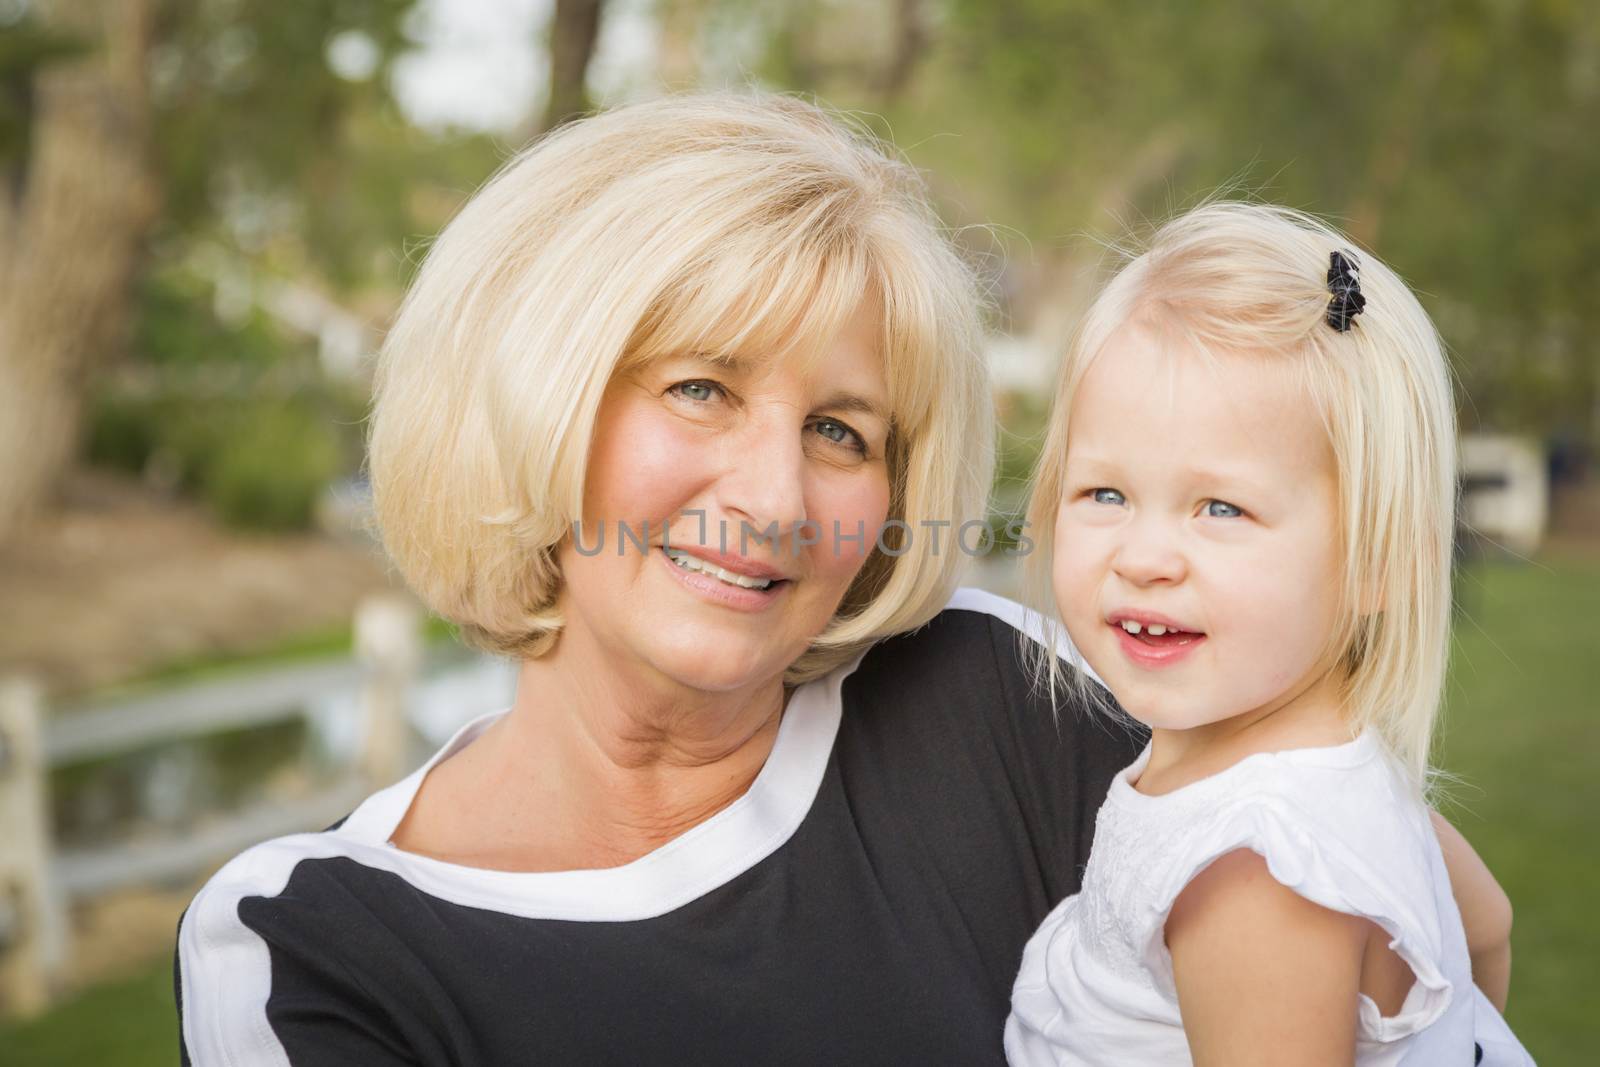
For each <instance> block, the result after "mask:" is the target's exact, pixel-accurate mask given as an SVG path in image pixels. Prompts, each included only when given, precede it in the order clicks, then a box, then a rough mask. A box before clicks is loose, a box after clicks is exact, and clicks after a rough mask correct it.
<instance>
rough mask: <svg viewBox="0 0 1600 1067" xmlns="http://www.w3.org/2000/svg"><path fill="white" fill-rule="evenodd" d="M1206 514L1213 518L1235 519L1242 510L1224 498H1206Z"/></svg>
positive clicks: (1241, 513)
mask: <svg viewBox="0 0 1600 1067" xmlns="http://www.w3.org/2000/svg"><path fill="white" fill-rule="evenodd" d="M1206 514H1207V515H1209V516H1211V517H1212V518H1213V519H1237V518H1238V517H1239V516H1240V515H1243V514H1244V512H1243V511H1241V510H1239V509H1238V508H1236V507H1234V506H1233V505H1232V504H1230V503H1228V502H1227V501H1226V500H1208V501H1206Z"/></svg>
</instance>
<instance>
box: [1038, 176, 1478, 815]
mask: <svg viewBox="0 0 1600 1067" xmlns="http://www.w3.org/2000/svg"><path fill="white" fill-rule="evenodd" d="M1353 247H1354V246H1353V245H1352V243H1351V242H1350V240H1349V239H1348V238H1346V237H1344V236H1343V235H1341V234H1339V233H1338V232H1336V231H1335V230H1333V229H1332V228H1330V227H1329V226H1327V225H1326V224H1325V223H1323V222H1321V221H1319V220H1317V219H1315V218H1313V217H1311V216H1309V215H1305V214H1303V213H1301V212H1297V211H1292V210H1290V209H1287V208H1281V207H1271V206H1266V205H1261V204H1251V203H1237V202H1228V201H1216V202H1211V203H1208V204H1205V205H1203V206H1202V207H1199V208H1197V209H1195V210H1193V211H1191V212H1189V213H1187V214H1185V215H1182V216H1180V217H1178V218H1176V219H1174V220H1172V221H1170V222H1168V223H1166V224H1165V225H1163V226H1162V227H1160V228H1159V229H1158V230H1157V231H1156V233H1155V235H1154V237H1153V238H1152V239H1151V241H1150V243H1149V246H1148V248H1147V249H1146V250H1145V251H1144V252H1143V253H1142V254H1140V255H1137V256H1135V257H1134V258H1133V259H1132V260H1131V261H1130V262H1128V263H1127V264H1126V265H1125V266H1124V267H1123V268H1122V269H1121V270H1120V271H1119V272H1118V273H1117V274H1116V275H1115V276H1114V277H1113V278H1112V280H1111V281H1110V282H1109V283H1108V284H1107V285H1106V286H1105V288H1104V289H1103V290H1102V291H1101V293H1100V294H1099V296H1098V297H1097V298H1096V299H1095V300H1094V302H1093V304H1092V305H1091V306H1090V308H1089V310H1088V312H1087V313H1086V314H1085V316H1084V318H1083V320H1082V322H1081V323H1080V324H1079V327H1078V330H1077V333H1076V336H1075V337H1074V338H1073V340H1072V342H1071V344H1070V346H1069V348H1068V351H1067V355H1066V358H1065V360H1064V361H1063V364H1062V367H1061V373H1060V379H1059V384H1058V388H1057V391H1056V397H1055V408H1054V413H1053V415H1052V418H1051V423H1050V428H1049V430H1048V431H1047V436H1046V439H1045V445H1044V452H1043V457H1042V459H1041V461H1040V465H1039V468H1038V470H1037V472H1036V473H1035V484H1034V489H1033V494H1032V498H1031V501H1030V503H1029V508H1028V520H1029V523H1030V528H1031V530H1032V531H1034V533H1035V536H1036V538H1037V540H1038V543H1039V544H1040V545H1041V547H1042V549H1043V550H1042V551H1039V552H1036V553H1034V554H1033V556H1032V558H1030V559H1029V561H1028V568H1029V575H1028V579H1029V585H1030V587H1031V588H1032V589H1033V590H1034V593H1035V601H1036V603H1039V604H1044V603H1048V602H1049V596H1050V592H1049V591H1050V587H1051V585H1050V574H1051V568H1052V560H1051V554H1052V553H1051V547H1052V545H1053V543H1054V540H1055V524H1056V514H1057V510H1058V508H1059V507H1060V504H1061V495H1062V492H1063V488H1062V480H1063V477H1064V472H1065V467H1066V458H1067V443H1068V438H1069V434H1070V431H1071V427H1070V425H1069V422H1070V413H1071V409H1072V401H1073V397H1074V395H1075V394H1076V392H1077V389H1078V387H1079V385H1080V384H1081V383H1082V381H1083V377H1084V374H1085V372H1086V371H1087V370H1088V368H1089V366H1090V365H1091V364H1092V363H1093V361H1094V359H1095V357H1096V356H1097V355H1098V354H1099V352H1100V351H1101V349H1102V348H1103V346H1104V345H1105V344H1106V342H1107V341H1108V340H1109V339H1110V338H1111V336H1112V335H1113V334H1114V333H1116V332H1117V331H1118V330H1119V329H1120V328H1121V327H1122V326H1124V325H1125V324H1128V323H1130V322H1135V321H1143V322H1151V323H1159V324H1160V325H1161V326H1163V327H1166V328H1170V329H1172V330H1174V331H1175V334H1176V336H1178V337H1180V338H1182V339H1183V340H1184V341H1186V342H1187V343H1188V344H1189V345H1191V346H1192V347H1193V348H1194V349H1196V350H1197V351H1200V352H1202V353H1204V352H1208V351H1210V352H1218V351H1231V352H1250V353H1266V354H1267V358H1279V359H1284V360H1288V361H1292V363H1293V365H1294V367H1295V368H1296V369H1297V371H1298V374H1299V377H1300V379H1301V381H1302V382H1303V384H1304V386H1305V388H1306V390H1307V393H1308V394H1309V395H1310V397H1311V398H1312V400H1313V402H1314V403H1315V404H1316V406H1317V408H1318V410H1319V411H1320V413H1321V417H1322V420H1323V423H1324V425H1325V426H1326V428H1327V431H1328V438H1329V441H1330V442H1331V444H1332V447H1333V455H1334V458H1335V463H1336V466H1337V475H1338V497H1339V516H1340V527H1339V529H1338V530H1335V531H1330V535H1332V536H1336V537H1338V538H1339V543H1340V545H1341V546H1342V548H1343V555H1344V564H1343V572H1342V581H1341V590H1340V596H1341V599H1340V607H1339V611H1338V616H1337V617H1338V618H1339V620H1340V622H1339V624H1338V626H1337V627H1336V629H1335V632H1334V633H1333V634H1332V636H1331V638H1330V647H1329V649H1328V653H1329V661H1330V662H1335V663H1338V664H1340V665H1341V667H1342V671H1343V674H1344V676H1345V685H1344V697H1345V702H1346V704H1345V712H1346V721H1347V722H1348V723H1349V725H1350V727H1351V729H1352V731H1353V732H1359V731H1360V730H1362V729H1365V728H1368V727H1372V728H1375V729H1376V730H1378V731H1379V733H1380V734H1381V735H1382V737H1383V738H1384V739H1385V740H1386V741H1387V743H1388V745H1389V747H1390V749H1391V750H1392V751H1393V752H1394V753H1395V754H1396V755H1397V756H1398V757H1399V758H1400V760H1401V762H1402V763H1403V764H1404V765H1405V766H1406V768H1407V769H1408V770H1409V771H1410V772H1412V774H1413V775H1414V780H1415V783H1416V784H1417V785H1418V786H1419V788H1421V787H1425V786H1426V785H1427V783H1428V779H1429V752H1430V747H1431V740H1432V736H1433V727H1434V723H1435V720H1436V718H1437V715H1438V710H1439V705H1440V699H1441V695H1442V690H1443V685H1444V672H1445V661H1446V656H1447V651H1448V645H1449V628H1450V570H1451V550H1452V532H1453V518H1454V509H1455V492H1456V482H1455V475H1456V463H1455V407H1454V403H1453V399H1452V394H1451V388H1450V377H1449V370H1448V368H1447V366H1446V362H1445V356H1444V352H1443V349H1442V346H1441V344H1440V340H1439V336H1438V334H1437V332H1436V331H1435V330H1434V327H1433V324H1432V322H1431V321H1429V319H1428V316H1427V314H1426V313H1425V312H1424V311H1423V310H1422V307H1421V305H1420V304H1418V303H1417V299H1416V297H1415V296H1413V295H1412V293H1411V290H1410V289H1409V288H1407V286H1406V284H1405V283H1404V282H1403V281H1401V280H1400V278H1399V277H1398V276H1397V275H1396V274H1395V273H1394V272H1393V271H1392V270H1390V269H1389V268H1388V267H1386V266H1384V264H1383V263H1382V262H1380V261H1379V260H1378V259H1377V258H1376V257H1374V256H1372V255H1370V254H1367V253H1365V252H1359V253H1352V249H1353ZM1335 251H1338V252H1343V253H1345V254H1346V255H1347V256H1352V255H1353V258H1355V259H1356V260H1357V261H1358V263H1359V268H1360V269H1359V277H1360V283H1361V289H1362V292H1363V293H1364V295H1365V296H1366V309H1365V311H1364V312H1363V313H1362V314H1361V315H1360V316H1359V317H1358V318H1356V319H1355V323H1354V325H1353V326H1352V327H1351V328H1350V329H1349V330H1348V331H1347V332H1340V331H1338V330H1336V329H1335V328H1334V327H1333V326H1331V325H1330V324H1329V322H1328V319H1327V313H1328V306H1329V299H1330V293H1329V288H1328V283H1327V271H1328V269H1329V265H1330V261H1329V254H1330V253H1332V252H1335ZM1051 625H1052V627H1053V628H1055V634H1054V636H1055V637H1056V638H1057V639H1059V638H1060V635H1061V631H1060V628H1059V627H1060V624H1059V623H1052V624H1051ZM1053 643H1054V642H1052V644H1053ZM1036 655H1037V656H1038V658H1037V660H1036V662H1037V663H1038V665H1039V666H1040V669H1041V671H1042V672H1048V678H1049V681H1050V684H1051V687H1052V689H1054V688H1056V687H1057V686H1059V685H1061V684H1063V683H1064V682H1070V684H1073V685H1075V686H1078V687H1080V691H1081V687H1082V686H1084V685H1085V684H1086V683H1084V682H1083V681H1082V674H1081V673H1079V674H1076V675H1072V676H1068V675H1066V673H1065V672H1063V671H1062V670H1061V668H1060V667H1059V665H1058V661H1057V660H1056V658H1055V657H1054V656H1048V655H1042V654H1038V653H1036Z"/></svg>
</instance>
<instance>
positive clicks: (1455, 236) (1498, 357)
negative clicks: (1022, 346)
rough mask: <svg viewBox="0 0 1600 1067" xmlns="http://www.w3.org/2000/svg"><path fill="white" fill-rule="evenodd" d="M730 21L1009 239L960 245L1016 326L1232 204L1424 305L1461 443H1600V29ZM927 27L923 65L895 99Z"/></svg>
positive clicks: (725, 18)
mask: <svg viewBox="0 0 1600 1067" xmlns="http://www.w3.org/2000/svg"><path fill="white" fill-rule="evenodd" d="M710 6H711V8H712V9H713V11H712V14H711V15H710V16H708V20H707V24H708V25H711V26H717V25H724V26H726V25H728V24H732V25H733V26H735V27H744V28H745V31H744V32H745V33H747V34H748V33H750V32H751V30H750V28H751V27H754V28H755V29H754V33H755V34H756V35H757V36H759V37H760V38H761V40H762V41H763V42H764V44H763V48H762V49H761V50H760V51H759V53H758V54H757V55H756V56H755V58H754V62H753V64H752V65H753V67H754V69H756V70H758V71H759V72H760V73H761V75H762V76H763V77H764V78H765V79H766V80H768V81H769V82H770V83H773V84H776V85H778V86H780V87H790V88H797V89H803V90H807V91H812V92H816V93H818V94H819V95H821V96H822V97H823V98H824V99H827V100H829V101H831V102H832V103H834V104H836V105H838V106H841V107H846V108H869V109H876V110H877V111H879V112H880V113H881V116H882V118H883V119H884V120H885V125H884V130H885V132H890V133H892V134H893V136H894V139H895V141H896V142H897V143H898V144H899V145H901V146H902V147H903V149H904V151H905V153H906V154H907V156H908V157H909V158H911V159H912V160H913V161H914V162H916V163H918V164H919V165H921V166H923V167H924V168H926V169H927V170H928V171H929V172H930V174H931V175H932V176H933V181H934V183H935V186H934V187H935V190H936V192H937V193H938V194H939V195H940V196H941V198H942V199H943V200H944V204H945V210H946V215H947V217H948V218H949V219H950V221H951V222H952V223H956V224H985V223H995V224H998V226H997V228H996V229H995V230H994V231H983V230H977V231H971V230H969V231H966V235H967V239H968V240H969V241H972V242H974V243H975V244H976V245H977V250H978V251H981V252H985V253H998V254H1001V255H1003V256H1004V257H1005V258H1006V259H1008V260H1009V264H1008V266H1007V268H1006V270H1005V273H1004V274H1003V276H1002V277H1001V279H1000V286H999V290H998V292H999V295H1000V297H1001V298H1002V304H1003V306H1004V309H1005V310H1006V311H1007V312H1008V313H1009V317H1010V319H1011V323H1012V324H1013V325H1014V326H1015V327H1016V328H1018V329H1020V330H1023V331H1030V332H1033V333H1034V334H1036V335H1037V336H1038V337H1040V338H1041V339H1042V340H1043V341H1044V342H1046V343H1048V344H1052V345H1059V344H1060V343H1061V341H1062V339H1063V335H1064V334H1065V332H1066V331H1067V330H1068V329H1069V328H1070V324H1071V322H1072V321H1073V319H1074V318H1075V316H1076V313H1077V311H1078V310H1079V309H1080V308H1081V306H1082V303H1083V301H1084V300H1085V299H1086V297H1087V294H1088V292H1090V291H1091V290H1092V288H1093V282H1094V281H1095V279H1096V277H1097V275H1098V273H1099V269H1100V267H1101V266H1102V264H1103V263H1104V261H1106V260H1107V259H1108V258H1109V257H1108V254H1107V250H1106V249H1107V245H1108V244H1112V243H1116V242H1117V241H1118V240H1119V239H1120V238H1121V237H1123V236H1124V235H1125V234H1126V233H1127V231H1128V230H1130V229H1131V230H1135V231H1137V230H1139V229H1141V228H1143V227H1144V226H1145V225H1147V220H1159V219H1160V218H1163V217H1165V216H1167V215H1169V214H1171V213H1172V212H1174V211H1176V210H1181V209H1182V208H1183V207H1184V206H1187V205H1189V204H1192V203H1193V202H1195V201H1196V200H1198V199H1199V198H1200V197H1202V196H1205V195H1207V194H1208V193H1211V192H1213V191H1215V190H1218V189H1233V190H1235V191H1236V192H1238V193H1241V194H1256V195H1260V196H1262V197H1264V198H1269V199H1272V200H1274V201H1280V202H1285V203H1289V204H1291V205H1294V206H1297V207H1302V208H1305V209H1307V210H1310V211H1313V212H1316V213H1318V214H1321V215H1323V216H1325V217H1328V218H1330V219H1332V220H1333V221H1334V222H1336V223H1338V224H1340V225H1342V226H1343V227H1345V228H1346V229H1347V230H1349V231H1350V232H1351V233H1352V234H1353V235H1354V236H1355V237H1356V238H1357V239H1358V240H1359V241H1361V242H1363V243H1367V244H1370V245H1371V246H1373V247H1374V248H1376V249H1377V250H1378V251H1379V252H1380V253H1381V254H1382V256H1383V257H1384V259H1386V260H1387V261H1388V262H1390V263H1392V264H1393V265H1394V266H1395V267H1396V268H1397V269H1398V270H1399V271H1400V272H1401V273H1402V274H1403V275H1405V276H1406V277H1407V278H1408V279H1409V280H1410V281H1411V282H1412V283H1413V285H1414V286H1415V287H1416V288H1417V289H1418V291H1419V292H1420V293H1421V294H1422V298H1423V300H1424V303H1425V304H1426V305H1427V306H1428V308H1429V310H1430V312H1432V313H1433V315H1434V317H1435V319H1436V321H1437V322H1438V323H1439V326H1440V328H1441V332H1442V333H1443V334H1444V336H1445V339H1446V341H1447V342H1448V343H1449V345H1450V347H1451V349H1452V352H1453V355H1454V358H1455V362H1456V368H1457V371H1458V374H1459V375H1460V378H1461V381H1462V384H1463V386H1464V389H1463V411H1462V414H1463V423H1464V425H1466V426H1467V427H1469V428H1478V427H1482V428H1499V429H1507V430H1517V431H1523V432H1532V433H1548V432H1550V431H1551V430H1553V429H1556V428H1558V427H1569V428H1579V429H1581V430H1582V432H1584V433H1585V434H1586V435H1587V436H1588V438H1589V440H1590V441H1591V443H1600V345H1597V343H1596V342H1595V341H1594V338H1595V337H1596V336H1600V302H1597V301H1595V300H1594V299H1593V296H1592V294H1593V293H1594V292H1595V291H1596V290H1597V287H1600V197H1596V196H1595V195H1594V193H1595V190H1596V189H1600V137H1597V136H1595V131H1596V130H1600V5H1595V4H1585V3H1571V2H1564V0H1535V2H1526V3H1501V2H1495V0H1460V2H1454V0H1452V2H1444V0H1424V2H1421V3H1415V4H1394V3H1389V2H1386V0H1346V2H1344V3H1341V4H1336V5H1328V4H1318V3H1312V2H1309V0H1290V2H1284V0H1218V2H1215V3H1207V4H1134V5H1121V6H1114V5H1106V4H1103V3H1099V2H1096V0H923V2H922V3H921V4H920V5H913V4H911V3H909V0H877V2H876V3H866V4H849V5H846V4H841V3H837V2H833V0H796V2H793V3H787V4H783V5H773V4H769V3H764V2H761V0H720V2H712V3H711V4H710ZM908 8H911V9H913V12H914V16H915V20H916V21H915V25H917V26H918V27H920V28H919V30H918V31H917V32H918V33H920V35H921V37H920V39H921V40H924V41H926V42H927V44H926V54H925V55H924V56H922V58H921V61H920V62H918V63H916V64H915V65H914V66H913V67H912V68H911V71H912V72H911V73H910V74H908V75H906V76H904V77H903V78H901V79H899V80H898V84H899V85H900V91H898V92H897V93H895V94H889V95H886V94H884V93H883V91H882V86H883V84H884V81H883V78H882V71H883V70H884V69H886V66H887V65H888V64H891V63H892V62H893V57H894V55H895V42H896V40H903V39H904V37H903V32H902V34H901V35H899V36H898V37H897V35H896V34H895V32H893V27H894V26H895V25H896V20H897V19H901V20H903V19H904V18H905V11H906V10H907V9H908ZM718 20H720V22H719V21H718ZM739 36H740V34H739V31H738V30H737V29H734V30H724V31H723V39H724V40H737V39H738V38H739ZM985 232H993V233H994V234H995V240H997V241H998V242H999V245H1000V247H996V246H995V244H993V243H988V242H990V238H987V237H985V236H984V233H985Z"/></svg>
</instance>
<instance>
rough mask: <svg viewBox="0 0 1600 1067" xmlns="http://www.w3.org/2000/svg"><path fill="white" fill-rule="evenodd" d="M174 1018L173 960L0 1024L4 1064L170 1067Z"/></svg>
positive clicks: (174, 1059)
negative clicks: (32, 1015)
mask: <svg viewBox="0 0 1600 1067" xmlns="http://www.w3.org/2000/svg"><path fill="white" fill-rule="evenodd" d="M177 1062H178V1020H177V1014H176V1012H175V1010H174V1008H173V999H172V961H171V960H170V959H167V960H163V961H161V962H160V963H157V964H154V965H152V966H151V967H149V968H148V969H146V970H145V971H143V972H142V973H140V974H138V975H135V976H134V977H132V978H125V979H123V980H121V981H117V982H107V983H105V984H104V985H99V986H95V987H94V988H93V989H90V990H88V991H86V992H84V993H82V994H80V995H79V996H77V997H74V998H73V999H72V1000H69V1001H67V1002H66V1003H64V1004H62V1005H60V1006H59V1007H57V1008H55V1009H54V1010H53V1011H51V1012H49V1013H47V1014H45V1015H42V1016H40V1017H39V1018H37V1019H34V1020H33V1021H31V1022H26V1023H20V1024H12V1025H9V1026H0V1063H4V1064H5V1065H6V1067H79V1065H88V1064H112V1063H114V1064H117V1065H118V1067H156V1065H157V1064H159V1065H160V1067H172V1064H174V1063H177Z"/></svg>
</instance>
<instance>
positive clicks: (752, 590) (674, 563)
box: [660, 548, 794, 611]
mask: <svg viewBox="0 0 1600 1067" xmlns="http://www.w3.org/2000/svg"><path fill="white" fill-rule="evenodd" d="M660 557H661V559H662V561H663V563H664V564H665V566H666V569H667V570H668V571H670V572H671V573H672V574H673V576H674V577H676V578H677V579H678V580H679V581H680V582H682V583H683V584H684V585H685V586H687V587H688V588H689V589H690V590H692V591H693V592H695V593H697V594H699V595H700V597H701V598H702V599H705V600H709V601H711V602H712V603H715V604H719V605H721V606H723V607H729V608H734V609H736V610H739V611H761V610H763V609H765V608H767V607H769V606H770V605H772V604H773V603H774V602H775V601H777V599H778V598H779V596H780V595H781V594H782V593H783V591H784V590H786V589H788V588H789V587H790V586H792V585H793V584H794V581H793V579H790V578H784V577H782V576H781V574H780V573H779V572H778V571H776V570H774V569H773V568H771V567H768V566H766V565H764V564H760V563H756V562H755V561H754V560H744V559H737V560H736V559H731V558H725V559H724V562H725V563H727V564H728V565H729V566H723V565H721V564H718V563H715V562H712V561H711V560H710V559H707V558H705V557H704V556H701V555H698V554H695V553H690V552H686V551H684V550H683V549H680V548H663V549H662V550H661V552H660ZM731 568H737V570H735V569H731ZM741 572H743V573H741Z"/></svg>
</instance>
